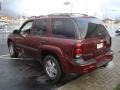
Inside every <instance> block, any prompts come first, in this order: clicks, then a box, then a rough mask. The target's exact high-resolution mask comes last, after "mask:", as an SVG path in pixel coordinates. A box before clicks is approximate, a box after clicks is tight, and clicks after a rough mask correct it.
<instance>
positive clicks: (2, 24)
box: [0, 21, 8, 32]
mask: <svg viewBox="0 0 120 90" xmlns="http://www.w3.org/2000/svg"><path fill="white" fill-rule="evenodd" d="M7 25H8V23H6V22H1V21H0V32H6V31H7Z"/></svg>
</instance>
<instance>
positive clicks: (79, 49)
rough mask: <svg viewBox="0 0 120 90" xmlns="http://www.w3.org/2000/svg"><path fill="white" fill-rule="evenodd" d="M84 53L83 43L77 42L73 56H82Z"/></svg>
mask: <svg viewBox="0 0 120 90" xmlns="http://www.w3.org/2000/svg"><path fill="white" fill-rule="evenodd" d="M82 54H83V49H82V47H81V44H77V45H76V47H75V49H74V50H73V57H74V58H80V57H81V56H82Z"/></svg>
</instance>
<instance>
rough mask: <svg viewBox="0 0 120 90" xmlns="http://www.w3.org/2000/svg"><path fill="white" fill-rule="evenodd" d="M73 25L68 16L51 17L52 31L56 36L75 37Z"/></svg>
mask: <svg viewBox="0 0 120 90" xmlns="http://www.w3.org/2000/svg"><path fill="white" fill-rule="evenodd" d="M74 30H75V26H74V23H73V21H72V20H71V19H70V18H64V19H63V18H57V19H52V33H53V35H55V36H56V37H63V38H64V37H66V38H75V32H74Z"/></svg>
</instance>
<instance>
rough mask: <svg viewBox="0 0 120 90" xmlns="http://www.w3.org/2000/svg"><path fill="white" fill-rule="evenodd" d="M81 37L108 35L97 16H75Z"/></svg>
mask: <svg viewBox="0 0 120 90" xmlns="http://www.w3.org/2000/svg"><path fill="white" fill-rule="evenodd" d="M75 20H76V22H77V24H78V28H79V31H80V34H81V37H82V38H90V37H105V36H106V35H109V34H108V32H107V30H106V28H105V27H104V25H102V22H101V21H100V20H98V19H97V18H75Z"/></svg>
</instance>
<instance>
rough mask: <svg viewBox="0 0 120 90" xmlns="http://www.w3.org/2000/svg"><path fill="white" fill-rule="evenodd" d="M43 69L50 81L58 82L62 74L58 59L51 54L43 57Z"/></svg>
mask: <svg viewBox="0 0 120 90" xmlns="http://www.w3.org/2000/svg"><path fill="white" fill-rule="evenodd" d="M44 70H45V72H46V74H47V76H48V78H49V79H50V80H51V81H52V83H56V82H59V81H60V80H61V79H62V78H63V76H64V74H63V72H62V70H61V68H60V65H59V62H58V60H57V59H56V58H55V57H54V56H52V55H47V56H46V57H45V58H44Z"/></svg>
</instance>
